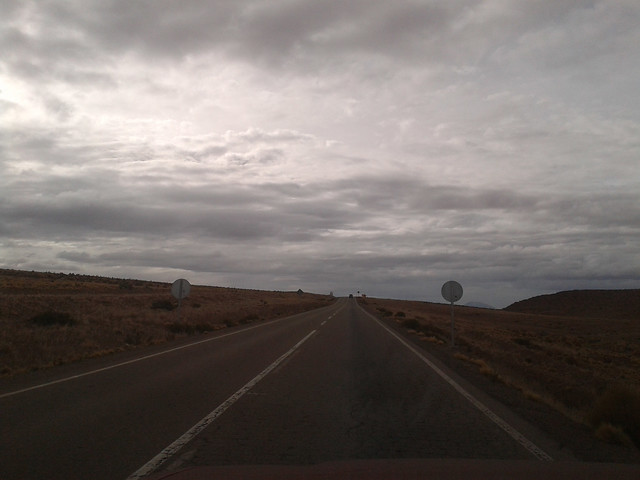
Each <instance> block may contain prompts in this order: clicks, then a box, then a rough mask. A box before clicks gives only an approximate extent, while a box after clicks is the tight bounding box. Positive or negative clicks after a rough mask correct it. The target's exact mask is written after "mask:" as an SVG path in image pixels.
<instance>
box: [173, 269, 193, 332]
mask: <svg viewBox="0 0 640 480" xmlns="http://www.w3.org/2000/svg"><path fill="white" fill-rule="evenodd" d="M190 291H191V284H190V283H189V282H188V281H187V280H185V279H184V278H179V279H178V280H176V281H175V282H173V285H171V294H172V295H173V296H174V297H176V298H177V299H178V321H180V307H181V306H182V299H183V298H187V295H189V292H190Z"/></svg>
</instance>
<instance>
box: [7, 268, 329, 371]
mask: <svg viewBox="0 0 640 480" xmlns="http://www.w3.org/2000/svg"><path fill="white" fill-rule="evenodd" d="M0 300H1V301H0V376H12V375H16V374H20V373H25V372H28V371H32V370H38V369H43V368H48V367H52V366H55V365H60V364H64V363H71V362H75V361H78V360H82V359H85V358H91V357H97V356H102V355H107V354H110V353H114V352H118V351H123V350H129V349H133V348H139V347H142V346H147V345H155V344H160V343H164V342H168V341H172V340H175V339H177V338H179V337H185V336H187V335H193V334H202V333H206V332H210V331H215V330H219V329H222V328H227V327H232V326H235V325H240V324H248V323H252V322H260V321H264V320H270V319H275V318H281V317H286V316H289V315H293V314H295V313H299V312H302V311H305V310H311V309H314V308H317V307H321V306H324V305H328V304H329V303H331V302H332V301H334V299H333V298H332V297H331V296H329V295H318V294H312V293H302V294H298V293H297V292H275V291H262V290H244V289H237V288H223V287H209V286H197V285H194V286H192V288H191V292H190V294H189V296H188V297H187V298H186V299H184V300H182V302H181V306H180V308H179V309H178V308H177V306H178V301H177V300H176V299H175V298H173V296H172V295H171V284H168V283H161V282H148V281H139V280H124V279H116V278H104V277H96V276H88V275H74V274H64V273H41V272H24V271H17V270H1V269H0Z"/></svg>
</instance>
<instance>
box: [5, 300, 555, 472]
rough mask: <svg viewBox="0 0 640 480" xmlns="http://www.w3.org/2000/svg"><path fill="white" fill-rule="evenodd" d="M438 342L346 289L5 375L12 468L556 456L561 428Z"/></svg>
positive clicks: (148, 468)
mask: <svg viewBox="0 0 640 480" xmlns="http://www.w3.org/2000/svg"><path fill="white" fill-rule="evenodd" d="M425 355H426V354H424V353H420V352H419V351H417V350H415V347H411V345H410V344H408V343H406V342H405V341H404V340H402V338H401V337H399V336H397V334H394V333H393V332H392V331H391V330H389V329H388V328H386V327H384V326H383V324H382V323H380V322H379V321H377V320H375V319H374V318H373V317H371V316H370V315H369V314H367V313H366V312H365V311H364V310H362V309H361V308H360V307H359V306H358V305H357V303H356V301H355V300H354V299H346V298H344V299H339V300H338V301H337V302H336V303H335V304H334V305H331V306H329V307H324V308H322V309H318V310H315V311H312V312H307V313H303V314H299V315H296V316H294V317H290V318H288V319H284V320H278V321H274V322H265V323H260V324H256V325H252V326H250V327H243V328H239V329H235V330H227V331H222V332H221V333H217V334H209V335H204V336H201V337H198V338H197V339H196V340H194V339H190V340H189V341H188V342H185V343H181V344H173V345H171V346H164V347H154V348H150V349H145V351H144V352H135V353H132V352H128V353H125V354H121V355H116V356H114V357H110V358H103V359H97V360H93V361H89V362H82V363H81V364H77V365H72V366H65V367H59V368H56V369H53V370H50V371H46V372H36V373H35V374H33V375H29V376H25V377H21V378H18V379H12V380H3V381H2V383H0V421H1V424H0V478H2V479H6V480H10V479H36V478H37V479H41V478H47V479H55V478H64V479H70V478H92V479H109V480H113V479H122V480H124V479H126V478H141V477H143V476H145V475H147V474H149V473H152V472H158V471H165V470H167V469H175V468H181V467H185V466H198V465H234V464H244V465H246V464H252V465H256V464H272V465H273V464H291V465H305V464H316V463H320V462H327V461H336V460H346V459H381V458H382V459H386V458H471V459H521V460H533V461H545V460H550V458H551V457H554V456H556V452H555V451H554V450H553V448H554V446H553V442H552V441H550V440H549V439H546V438H544V437H542V436H541V434H540V433H539V432H537V431H536V430H535V428H533V427H531V426H529V425H526V424H525V423H524V422H521V421H520V420H519V419H517V418H516V417H515V416H514V415H513V414H511V413H510V412H509V411H508V410H506V409H505V408H504V407H502V406H501V405H498V404H495V403H494V402H493V401H492V400H491V399H489V398H486V397H484V396H483V394H482V392H477V391H475V390H474V389H473V387H471V386H470V385H466V384H465V383H464V381H463V380H461V379H459V378H458V377H456V376H455V374H453V373H452V372H448V371H447V370H446V369H445V368H444V367H442V366H439V365H438V364H437V363H433V362H435V361H434V360H432V359H430V358H429V357H427V356H425ZM434 367H435V370H434ZM185 434H186V436H185ZM162 452H164V453H162Z"/></svg>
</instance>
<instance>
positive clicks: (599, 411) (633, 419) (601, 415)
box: [589, 385, 640, 446]
mask: <svg viewBox="0 0 640 480" xmlns="http://www.w3.org/2000/svg"><path fill="white" fill-rule="evenodd" d="M589 421H590V422H591V424H592V425H593V427H594V428H597V429H599V428H600V427H602V426H603V425H606V424H610V425H612V426H613V427H618V428H619V429H621V430H622V431H623V432H624V433H625V434H626V435H628V436H629V438H631V440H632V441H633V442H634V443H635V444H636V445H638V446H640V392H638V391H637V390H635V389H633V388H631V387H628V386H625V385H617V386H614V387H612V388H609V389H608V390H607V391H605V392H604V394H603V395H602V396H601V397H600V398H599V399H598V401H597V402H596V404H595V406H594V408H593V410H592V411H591V414H590V415H589Z"/></svg>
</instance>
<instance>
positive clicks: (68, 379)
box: [0, 310, 313, 399]
mask: <svg viewBox="0 0 640 480" xmlns="http://www.w3.org/2000/svg"><path fill="white" fill-rule="evenodd" d="M312 311H313V310H309V311H307V312H300V313H297V314H296V315H301V314H304V313H309V312H312ZM293 316H295V315H292V316H289V317H284V318H279V319H277V320H272V321H270V322H266V323H261V324H260V325H254V326H252V327H247V328H244V329H242V330H238V331H235V332H231V333H225V334H224V335H218V336H216V337H211V338H206V339H204V340H199V341H197V342H193V343H189V344H187V345H181V346H179V347H175V348H170V349H169V350H163V351H161V352H158V353H153V354H151V355H145V356H144V357H139V358H134V359H132V360H127V361H126V362H121V363H117V364H115V365H109V366H108V367H103V368H98V369H96V370H91V371H89V372H84V373H80V374H78V375H72V376H70V377H65V378H61V379H59V380H54V381H52V382H46V383H41V384H38V385H33V386H31V387H27V388H22V389H20V390H14V391H13V392H7V393H3V394H0V399H2V398H6V397H11V396H13V395H19V394H20V393H25V392H29V391H31V390H38V389H40V388H45V387H50V386H51V385H56V384H58V383H64V382H68V381H70V380H75V379H77V378H82V377H86V376H88V375H94V374H96V373H100V372H106V371H107V370H112V369H114V368H118V367H123V366H125V365H130V364H132V363H136V362H141V361H142V360H147V359H149V358H153V357H159V356H161V355H165V354H167V353H171V352H175V351H177V350H182V349H184V348H190V347H194V346H196V345H200V344H201V343H206V342H213V341H215V340H220V339H221V338H226V337H230V336H232V335H238V334H240V333H244V332H248V331H250V330H253V329H256V328H260V327H266V326H268V325H273V324H274V323H276V322H281V321H283V320H287V319H288V318H291V317H293Z"/></svg>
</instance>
